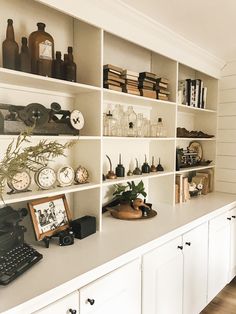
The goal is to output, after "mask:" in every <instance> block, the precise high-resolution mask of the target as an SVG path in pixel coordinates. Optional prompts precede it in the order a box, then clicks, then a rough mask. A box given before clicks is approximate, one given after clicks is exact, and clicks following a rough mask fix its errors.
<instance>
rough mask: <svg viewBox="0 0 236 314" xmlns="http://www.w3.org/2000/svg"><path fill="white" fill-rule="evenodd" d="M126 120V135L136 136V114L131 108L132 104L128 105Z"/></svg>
mask: <svg viewBox="0 0 236 314" xmlns="http://www.w3.org/2000/svg"><path fill="white" fill-rule="evenodd" d="M128 122H129V130H128V136H136V134H137V115H136V113H135V111H134V109H133V106H129V107H128Z"/></svg>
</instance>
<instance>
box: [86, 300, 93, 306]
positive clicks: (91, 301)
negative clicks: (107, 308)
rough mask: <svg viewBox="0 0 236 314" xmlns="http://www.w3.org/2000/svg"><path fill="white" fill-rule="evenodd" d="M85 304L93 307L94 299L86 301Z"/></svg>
mask: <svg viewBox="0 0 236 314" xmlns="http://www.w3.org/2000/svg"><path fill="white" fill-rule="evenodd" d="M87 302H88V303H89V304H90V305H94V303H95V300H94V299H88V300H87Z"/></svg>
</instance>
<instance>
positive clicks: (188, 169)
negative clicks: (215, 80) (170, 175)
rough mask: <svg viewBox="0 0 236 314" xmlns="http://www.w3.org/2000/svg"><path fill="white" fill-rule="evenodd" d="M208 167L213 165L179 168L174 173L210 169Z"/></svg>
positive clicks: (213, 166)
mask: <svg viewBox="0 0 236 314" xmlns="http://www.w3.org/2000/svg"><path fill="white" fill-rule="evenodd" d="M210 168H215V165H209V166H198V167H188V168H180V170H179V171H176V174H178V173H186V172H191V171H199V170H204V169H210Z"/></svg>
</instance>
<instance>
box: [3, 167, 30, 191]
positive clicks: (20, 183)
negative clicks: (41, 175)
mask: <svg viewBox="0 0 236 314" xmlns="http://www.w3.org/2000/svg"><path fill="white" fill-rule="evenodd" d="M7 184H8V186H9V188H10V189H12V191H13V192H25V191H27V190H28V188H29V186H30V184H31V177H30V174H29V172H28V171H26V170H22V171H19V172H17V173H16V174H15V175H14V177H13V178H12V179H11V180H8V182H7Z"/></svg>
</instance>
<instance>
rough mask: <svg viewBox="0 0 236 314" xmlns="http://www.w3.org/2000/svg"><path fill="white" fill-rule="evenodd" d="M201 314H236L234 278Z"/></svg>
mask: <svg viewBox="0 0 236 314" xmlns="http://www.w3.org/2000/svg"><path fill="white" fill-rule="evenodd" d="M201 314H236V277H235V278H234V279H233V280H232V281H231V282H230V284H229V285H227V286H226V287H225V288H224V289H223V290H222V291H221V292H220V293H219V294H218V295H217V296H216V297H215V298H214V299H213V300H212V301H211V303H210V304H208V306H207V307H206V308H205V309H204V310H203V311H202V312H201Z"/></svg>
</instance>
